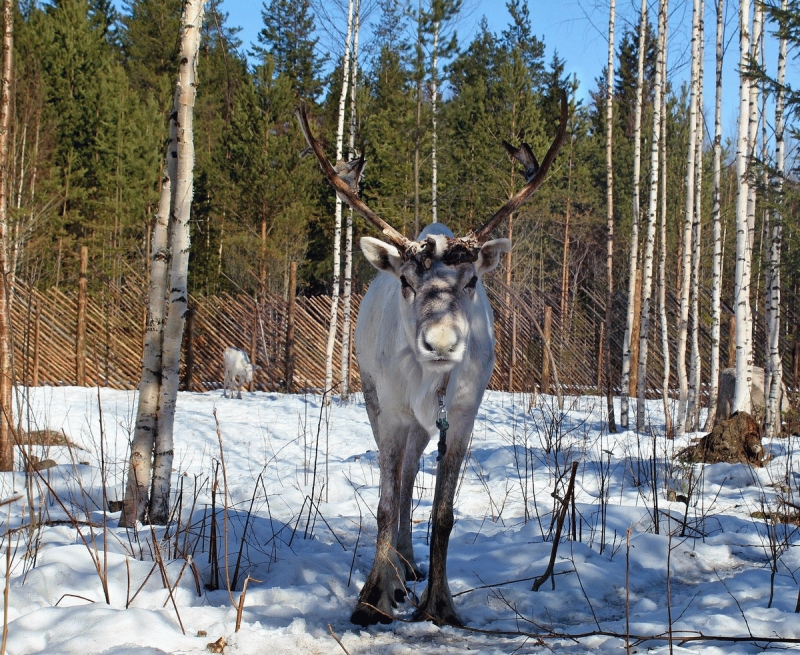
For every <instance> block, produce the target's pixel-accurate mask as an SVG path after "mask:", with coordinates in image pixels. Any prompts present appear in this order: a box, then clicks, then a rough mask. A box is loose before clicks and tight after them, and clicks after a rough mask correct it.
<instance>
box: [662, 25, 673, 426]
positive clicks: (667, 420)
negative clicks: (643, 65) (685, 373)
mask: <svg viewBox="0 0 800 655" xmlns="http://www.w3.org/2000/svg"><path fill="white" fill-rule="evenodd" d="M667 24H668V23H667ZM666 34H667V30H666V28H665V30H664V38H665V39H666ZM665 47H666V44H665ZM666 72H667V70H666V53H665V56H664V76H663V77H662V81H664V83H665V84H666ZM660 160H661V166H660V168H661V222H660V226H659V241H660V243H659V256H658V312H659V315H660V317H661V356H662V358H663V360H664V375H663V377H662V378H661V400H662V402H663V404H664V434H665V435H666V436H667V438H668V439H672V438H674V437H675V430H674V429H673V425H672V412H671V411H670V399H669V376H670V350H669V323H668V322H667V94H666V93H662V95H661V157H660Z"/></svg>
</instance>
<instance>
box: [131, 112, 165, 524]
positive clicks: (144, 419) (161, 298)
mask: <svg viewBox="0 0 800 655" xmlns="http://www.w3.org/2000/svg"><path fill="white" fill-rule="evenodd" d="M174 109H177V107H174ZM174 115H175V111H173V116H174ZM177 131H178V130H177V125H176V124H175V120H174V118H173V119H172V120H171V121H170V131H169V144H168V146H167V157H166V166H165V174H164V178H163V179H162V180H161V197H160V199H159V202H158V213H157V214H156V222H155V229H154V230H153V237H152V239H153V241H152V245H151V249H150V275H149V277H150V281H149V284H148V290H147V319H146V322H145V333H144V354H143V356H142V378H141V381H140V382H139V402H138V407H137V411H136V427H135V430H134V433H133V441H132V442H131V456H130V468H129V470H128V483H127V486H126V488H125V498H124V501H123V504H122V516H121V517H120V522H119V524H120V526H121V527H127V528H131V527H133V526H134V525H135V524H136V521H141V522H143V523H145V522H147V507H148V504H149V501H150V484H151V481H152V480H151V476H152V465H153V446H154V444H155V437H156V432H157V426H158V420H157V416H158V398H159V392H160V390H161V345H162V339H163V335H164V314H165V312H166V298H167V272H168V267H169V261H170V252H169V245H168V241H169V237H168V235H169V210H170V196H171V193H172V184H171V177H174V176H175V174H176V172H177V171H176V169H177V161H178V160H177Z"/></svg>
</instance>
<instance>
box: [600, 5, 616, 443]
mask: <svg viewBox="0 0 800 655" xmlns="http://www.w3.org/2000/svg"><path fill="white" fill-rule="evenodd" d="M615 14H616V2H615V0H611V2H610V6H609V12H608V65H607V68H606V208H607V221H606V225H607V231H606V275H607V278H608V297H607V298H606V318H605V331H604V341H605V343H604V347H603V353H604V356H605V378H606V404H607V407H608V431H609V432H616V431H617V428H616V425H615V422H614V393H613V389H612V386H611V307H612V305H613V302H614V167H613V164H614V160H613V157H612V154H613V142H614V132H613V128H614V121H613V109H614V19H615Z"/></svg>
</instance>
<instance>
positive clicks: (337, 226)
mask: <svg viewBox="0 0 800 655" xmlns="http://www.w3.org/2000/svg"><path fill="white" fill-rule="evenodd" d="M352 36H353V0H350V1H349V2H348V4H347V40H346V42H345V46H344V61H343V62H342V90H341V93H339V120H338V123H337V125H336V161H337V162H338V161H339V160H340V159H341V158H342V149H343V144H344V113H345V101H346V100H347V86H348V84H349V78H350V41H351V39H352ZM335 207H336V209H335V210H334V217H333V282H332V284H331V311H330V315H329V317H328V341H327V344H326V346H325V388H324V389H323V390H322V392H323V394H324V403H325V404H326V405H329V404H330V402H331V393H332V392H333V350H334V348H335V346H336V328H337V327H338V325H339V291H340V289H339V287H340V284H341V279H340V275H341V267H342V201H341V200H339V196H336V205H335Z"/></svg>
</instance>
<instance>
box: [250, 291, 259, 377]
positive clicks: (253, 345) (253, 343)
mask: <svg viewBox="0 0 800 655" xmlns="http://www.w3.org/2000/svg"><path fill="white" fill-rule="evenodd" d="M257 357H258V302H254V303H253V330H252V332H251V334H250V363H251V364H252V365H253V379H252V380H250V391H251V392H253V391H255V390H256V358H257Z"/></svg>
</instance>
